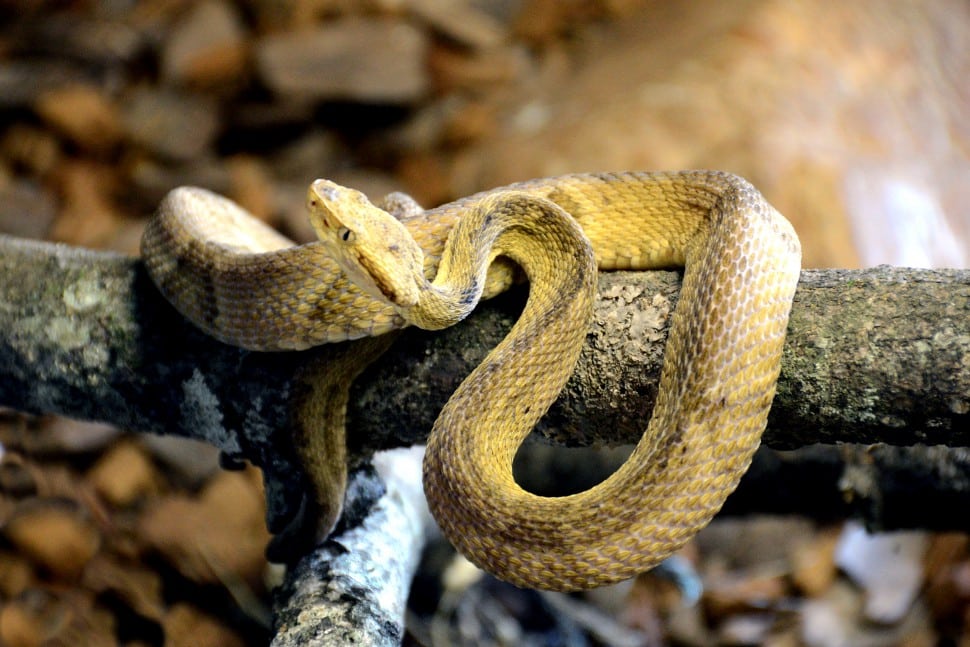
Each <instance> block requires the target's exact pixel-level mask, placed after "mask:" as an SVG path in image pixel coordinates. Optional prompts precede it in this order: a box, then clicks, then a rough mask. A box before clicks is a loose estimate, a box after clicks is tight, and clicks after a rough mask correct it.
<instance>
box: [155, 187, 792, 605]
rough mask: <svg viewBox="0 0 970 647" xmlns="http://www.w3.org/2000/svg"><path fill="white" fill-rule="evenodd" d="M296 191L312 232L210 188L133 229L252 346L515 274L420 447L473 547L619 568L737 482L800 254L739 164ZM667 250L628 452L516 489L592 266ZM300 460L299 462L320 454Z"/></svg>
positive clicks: (189, 298) (641, 566) (184, 193)
mask: <svg viewBox="0 0 970 647" xmlns="http://www.w3.org/2000/svg"><path fill="white" fill-rule="evenodd" d="M306 204H307V209H308V213H309V218H310V224H311V225H312V226H313V228H314V230H315V232H316V234H317V236H318V238H319V240H317V241H314V242H310V243H306V244H303V245H295V244H293V243H292V242H291V241H290V240H289V239H287V238H285V237H284V236H282V235H280V234H278V233H276V232H275V231H274V230H273V229H271V228H270V227H268V226H266V225H264V224H262V223H260V222H258V221H255V220H254V219H252V218H251V217H250V216H249V215H248V214H247V213H246V212H245V211H244V210H243V209H242V208H241V207H239V206H237V205H235V203H232V202H231V201H229V200H227V199H225V198H221V197H219V196H217V195H216V194H213V193H209V192H207V191H205V190H203V189H199V188H192V187H180V188H177V189H174V190H173V191H172V192H170V193H169V195H168V196H166V198H165V199H164V200H163V202H162V204H161V205H160V207H159V209H158V210H157V214H156V215H155V217H154V218H153V220H152V221H151V222H150V223H149V225H148V227H147V228H146V231H145V234H144V237H143V241H142V253H143V257H144V260H145V264H146V266H147V268H148V270H149V273H150V274H151V276H152V277H153V279H154V281H155V283H156V284H157V285H158V287H159V289H160V291H161V292H162V293H163V295H164V296H165V297H166V298H167V299H169V300H170V301H171V302H172V303H173V304H174V305H175V306H176V307H177V308H178V309H179V310H180V311H181V312H182V313H183V314H184V315H185V316H186V317H188V318H189V319H190V320H191V321H193V322H194V323H195V324H196V325H198V326H199V327H201V328H202V329H203V330H204V331H206V332H208V333H209V334H212V335H214V336H215V337H217V338H218V339H220V340H222V341H225V342H227V343H230V344H235V345H238V346H242V347H244V348H249V349H253V350H261V351H270V350H272V351H275V350H300V349H306V348H310V347H314V346H317V345H320V344H330V343H335V342H341V341H345V340H352V339H359V338H367V337H376V336H381V335H383V334H384V333H387V332H390V331H393V330H396V329H399V328H402V327H406V326H409V325H415V326H419V327H423V328H427V329H439V328H443V327H446V326H450V325H453V324H454V323H456V322H458V321H460V320H461V319H463V318H464V317H465V316H467V315H468V314H469V313H470V312H471V311H472V310H473V309H474V307H475V306H476V304H477V303H478V302H479V301H480V300H481V299H482V298H489V297H491V296H493V295H495V294H497V293H499V292H501V291H503V290H505V289H507V288H508V287H509V286H510V285H511V284H512V283H513V282H514V281H515V279H516V276H517V275H519V274H524V275H525V277H526V278H527V279H528V281H529V288H528V290H529V294H528V297H527V301H526V305H525V306H524V309H523V311H522V314H521V315H520V316H519V318H518V320H517V321H516V322H515V324H514V325H513V327H512V329H511V331H510V332H509V333H508V334H507V336H506V337H505V338H504V339H503V340H502V341H501V342H500V343H499V344H498V345H497V346H496V347H495V348H493V349H492V350H491V351H490V353H489V354H488V356H487V357H486V359H485V360H484V361H483V362H482V363H481V364H480V365H478V366H477V367H476V368H475V369H474V370H473V371H472V372H471V374H470V375H469V376H468V377H466V378H465V380H464V381H463V382H462V383H461V385H460V386H459V387H458V388H457V389H456V391H455V392H454V393H453V394H452V396H451V398H450V399H449V400H448V402H447V404H446V405H445V406H444V408H443V409H442V411H441V413H440V415H439V417H438V418H437V420H436V422H435V423H434V427H433V429H432V430H431V433H430V435H429V437H428V441H427V448H426V453H425V458H424V465H423V478H424V488H425V493H426V497H427V500H428V504H429V508H430V510H431V512H432V514H433V515H434V518H435V519H436V521H437V523H438V525H439V526H440V527H441V529H442V531H443V533H444V534H445V536H446V537H447V538H448V539H449V540H450V541H451V542H452V544H454V545H455V547H456V548H457V549H458V550H459V551H460V552H461V553H463V554H464V555H465V556H466V557H467V558H468V559H469V560H470V561H471V562H472V563H474V564H475V565H477V566H479V567H480V568H482V569H484V570H485V571H488V572H490V573H492V574H493V575H495V576H497V577H499V578H501V579H503V580H506V581H508V582H511V583H513V584H515V585H517V586H521V587H530V588H539V589H550V590H561V591H571V590H580V589H589V588H594V587H598V586H602V585H605V584H610V583H614V582H617V581H621V580H624V579H628V578H630V577H633V576H635V575H637V574H639V573H642V572H644V571H647V570H649V569H650V568H652V567H653V566H655V565H657V564H658V563H659V562H660V561H662V560H663V559H665V558H666V557H667V556H669V555H670V554H672V553H673V552H675V551H677V550H678V549H679V548H681V547H682V546H683V545H684V544H685V543H686V542H687V541H689V540H690V539H691V538H692V537H693V536H694V535H695V534H696V533H697V532H698V531H699V530H700V529H702V528H703V527H705V526H706V525H707V524H708V523H709V522H710V520H711V519H712V518H713V517H714V515H715V514H716V513H717V512H718V511H719V510H720V508H721V506H722V505H723V503H724V501H725V499H726V498H727V496H728V495H729V494H730V493H731V492H732V491H733V490H734V489H735V488H736V486H737V484H738V482H739V480H740V478H741V476H742V475H743V474H744V472H745V471H746V470H747V468H748V466H749V465H750V462H751V459H752V456H753V454H754V452H755V450H756V449H757V448H758V446H759V444H760V441H761V435H762V433H763V431H764V429H765V427H766V425H767V416H768V411H769V409H770V407H771V402H772V399H773V397H774V393H775V388H776V383H777V380H778V377H779V374H780V370H781V357H782V349H783V346H784V340H785V334H786V330H787V326H788V318H789V313H790V310H791V305H792V301H793V298H794V293H795V289H796V285H797V282H798V277H799V272H800V265H801V251H800V244H799V240H798V237H797V235H796V233H795V231H794V229H793V227H792V226H791V224H790V223H789V222H788V221H787V220H786V219H785V218H784V217H783V216H782V215H781V214H780V213H779V212H778V211H777V210H776V209H775V208H773V207H772V206H771V205H770V204H769V203H768V202H767V200H766V199H765V198H764V197H763V196H762V194H761V193H760V192H759V191H758V190H757V189H756V188H755V187H754V186H753V185H751V184H750V183H749V182H748V181H747V180H745V179H743V178H741V177H739V176H736V175H733V174H731V173H727V172H722V171H704V170H695V171H676V172H647V171H630V172H614V173H592V174H573V175H566V176H560V177H553V178H542V179H535V180H528V181H525V182H520V183H516V184H512V185H508V186H505V187H501V188H497V189H492V190H489V191H484V192H481V193H477V194H475V195H472V196H469V197H465V198H461V199H459V200H456V201H454V202H451V203H448V204H445V205H442V206H439V207H437V208H433V209H428V210H422V209H420V208H413V206H408V205H410V203H409V202H408V200H407V199H406V196H405V198H404V199H402V200H400V201H399V203H398V204H404V205H405V206H404V207H403V208H398V209H397V212H398V213H388V211H387V210H385V209H382V208H380V207H379V206H376V205H375V204H373V203H371V202H370V201H369V200H368V198H367V197H365V196H364V195H363V194H362V193H360V192H358V191H355V190H353V189H350V188H346V187H342V186H340V185H338V184H335V183H333V182H331V181H329V180H323V179H320V180H316V181H314V182H313V183H312V184H311V185H310V187H309V189H308V192H307V203H306ZM392 211H393V210H392ZM677 267H682V268H683V280H682V286H681V291H680V296H679V299H678V302H677V305H676V308H675V310H674V313H673V315H672V322H671V327H670V332H669V336H668V339H667V343H666V346H665V349H664V357H663V364H662V368H661V374H660V380H659V384H658V394H657V399H656V402H655V404H654V408H653V412H652V414H651V417H650V420H649V421H648V422H647V424H646V426H645V431H644V433H643V435H642V437H641V439H640V441H639V442H638V444H637V445H636V446H635V448H634V449H633V451H632V452H631V454H630V455H629V457H628V458H627V460H626V461H625V462H624V463H623V464H622V465H621V466H620V467H619V468H618V469H617V470H616V471H615V472H614V473H613V474H612V475H610V476H608V477H607V478H606V479H605V480H603V481H602V482H600V483H599V484H597V485H595V486H593V487H592V488H590V489H588V490H586V491H583V492H579V493H576V494H571V495H568V496H561V497H545V496H539V495H536V494H533V493H531V492H529V491H527V490H525V489H523V488H522V487H520V486H519V485H518V484H517V483H516V482H515V479H514V477H513V474H512V460H513V458H514V456H515V454H516V452H517V451H518V448H519V446H520V445H521V443H522V442H523V441H524V439H525V438H526V436H528V435H529V433H531V431H532V429H533V427H534V426H535V424H536V422H537V421H538V420H539V419H540V418H541V417H542V416H543V415H544V414H545V412H546V411H547V409H548V407H549V406H550V405H551V403H552V402H553V401H554V400H555V398H556V397H557V396H558V394H559V392H560V390H561V389H562V388H563V385H564V384H565V381H566V380H567V379H568V377H569V375H570V373H571V372H572V370H573V368H574V366H575V363H576V361H577V359H578V356H579V353H580V350H581V348H582V346H583V343H584V341H585V337H586V333H587V330H588V327H589V326H590V321H591V317H592V307H593V305H592V304H593V302H594V299H595V285H596V284H595V280H596V275H597V271H598V270H604V271H605V270H648V269H654V268H677ZM357 361H358V362H359V360H357ZM335 370H336V373H337V375H338V376H342V375H343V370H342V369H340V368H337V369H335ZM336 379H337V380H338V381H339V380H341V379H343V377H338V378H336ZM334 415H336V414H334ZM336 417H337V418H338V420H337V424H336V425H335V426H336V427H339V426H340V423H341V422H342V418H340V417H339V415H336ZM328 433H339V430H337V431H333V432H328ZM328 442H329V443H330V444H329V445H325V446H326V447H331V446H332V445H334V444H335V441H333V440H332V439H331V440H329V441H328ZM336 444H339V442H337V443H336ZM303 451H304V452H306V453H310V452H311V448H309V447H308V448H306V449H304V450H303ZM317 453H319V452H317ZM306 461H307V464H308V467H307V469H309V470H311V472H312V471H313V470H317V471H323V470H322V468H320V465H319V464H320V463H321V462H322V463H326V462H327V461H326V460H322V459H321V458H320V456H315V457H307V459H306ZM335 469H337V470H338V471H339V467H337V468H335ZM311 480H317V481H320V480H322V481H326V485H321V486H320V488H319V489H321V490H325V489H328V488H329V489H330V490H332V489H334V487H336V488H337V489H338V490H339V487H340V483H339V482H338V481H339V479H336V480H334V479H332V478H331V479H329V481H328V480H327V479H325V478H323V477H319V478H318V477H315V476H314V475H313V474H311ZM334 483H336V486H335V485H334ZM338 495H342V492H338ZM326 496H329V497H330V498H331V499H332V498H334V496H335V495H334V494H333V493H332V492H331V493H329V494H320V495H319V498H321V499H323V498H326ZM331 507H335V506H331ZM330 523H332V519H331V520H327V521H325V522H323V523H322V524H321V526H320V532H326V530H327V527H328V525H329V524H330Z"/></svg>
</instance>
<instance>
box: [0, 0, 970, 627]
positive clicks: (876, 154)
mask: <svg viewBox="0 0 970 647" xmlns="http://www.w3.org/2000/svg"><path fill="white" fill-rule="evenodd" d="M678 168H718V169H725V170H730V171H733V172H735V173H738V174H741V175H743V176H745V177H747V178H748V179H750V180H751V181H753V182H754V184H755V185H756V186H757V187H758V188H760V189H761V191H762V192H763V193H764V194H765V195H766V196H767V197H768V199H769V200H770V201H771V202H772V203H773V204H774V205H775V206H776V207H777V208H778V209H779V210H780V211H781V212H782V213H783V214H785V215H786V216H787V217H788V218H789V219H790V220H791V221H792V223H793V224H794V225H795V227H796V229H797V230H798V232H799V235H800V236H801V238H802V242H803V248H804V265H805V267H866V266H871V265H875V264H880V263H889V264H894V265H907V266H921V267H966V265H967V263H968V256H970V209H968V207H967V205H968V204H970V4H968V3H967V2H965V0H927V1H925V2H908V1H905V0H896V1H885V2H884V1H875V0H873V1H858V2H846V3H823V2H811V1H809V0H735V1H733V2H717V1H715V0H697V1H694V2H686V3H674V2H660V1H651V0H585V1H584V0H563V1H560V2H557V1H555V0H495V1H491V2H490V1H487V0H360V1H353V0H303V1H300V0H292V1H289V2H287V1H285V0H239V1H236V2H231V1H229V0H204V1H203V2H187V1H185V0H143V1H141V2H134V1H130V0H105V1H103V2H86V1H83V0H76V1H68V0H63V1H51V2H44V1H42V0H35V1H32V2H31V1H24V2H9V1H3V0H0V232H4V233H7V234H11V235H14V236H21V237H27V238H44V239H49V240H56V241H62V242H66V243H70V244H73V245H79V246H85V247H93V248H100V249H114V250H119V251H122V252H126V253H130V254H137V251H138V239H139V236H140V234H141V229H142V228H143V226H144V223H145V221H146V219H147V217H148V216H149V214H150V213H151V212H152V209H153V208H154V207H155V205H156V204H157V203H158V201H159V200H160V198H161V197H162V196H163V195H164V194H165V192H167V191H168V190H169V189H171V188H173V187H175V186H178V185H182V184H195V185H201V186H205V187H208V188H211V189H214V190H216V191H218V192H220V193H223V194H225V195H227V196H229V197H231V198H232V199H234V200H236V201H238V202H239V203H240V204H242V205H243V206H244V207H246V208H247V209H249V210H250V211H251V212H252V213H253V214H255V215H256V216H258V217H259V218H261V219H263V220H265V221H267V222H269V223H271V224H273V225H274V226H277V227H278V228H280V229H281V230H282V231H283V232H284V233H286V234H287V235H289V236H291V237H292V238H294V239H295V240H298V241H304V240H309V239H310V238H311V237H312V232H311V230H310V229H309V226H308V224H307V223H306V220H305V215H304V213H303V196H304V193H305V190H306V187H307V185H308V184H309V182H310V181H311V180H312V179H314V178H317V177H329V178H331V179H334V180H336V181H338V182H340V183H343V184H346V185H349V186H353V187H355V188H358V189H361V190H363V191H365V192H366V193H368V194H369V195H370V196H371V197H372V198H375V199H376V198H379V197H380V196H382V195H383V194H385V193H387V192H389V191H392V190H404V191H406V192H408V193H411V194H412V195H413V196H415V197H416V198H417V199H418V201H419V202H421V203H422V204H424V205H425V206H434V205H436V204H439V203H441V202H444V201H448V200H451V199H454V198H457V197H461V196H463V195H467V194H469V193H472V192H475V191H478V190H482V189H487V188H491V187H494V186H498V185H502V184H506V183H510V182H514V181H518V180H524V179H528V178H532V177H538V176H548V175H556V174H562V173H568V172H576V171H605V170H621V169H678ZM0 445H2V447H3V448H5V450H0V456H2V460H3V462H2V463H0V472H2V473H0V476H2V478H3V480H2V481H0V526H2V532H0V535H2V537H0V643H2V644H6V645H12V646H13V645H33V644H41V642H42V641H43V640H47V641H48V643H49V644H61V643H63V644H101V643H104V644H115V641H117V642H124V643H129V644H163V643H164V644H192V645H205V644H220V645H222V644H228V645H235V644H240V645H241V644H263V643H264V642H265V641H266V640H267V638H268V637H269V636H270V635H271V630H270V628H269V627H268V626H267V625H266V622H267V611H266V609H267V606H266V605H267V600H268V598H267V597H266V590H267V582H268V575H267V573H268V572H269V571H268V570H267V567H266V564H265V563H264V562H263V561H262V548H263V546H264V544H265V541H266V535H265V529H263V528H262V526H261V524H262V508H261V505H262V501H261V496H262V495H261V490H260V483H259V475H258V473H256V472H255V471H249V472H244V473H242V474H240V473H232V474H227V473H221V472H218V471H217V470H216V467H215V465H216V462H215V456H214V452H213V451H209V450H207V449H204V448H198V447H195V446H193V447H190V448H188V449H187V448H186V446H185V445H184V443H180V442H172V441H170V440H169V439H157V438H156V439H148V438H143V437H132V436H129V435H125V434H122V433H121V432H118V431H117V430H111V429H106V428H103V427H101V426H98V425H90V424H81V423H75V422H69V421H64V420H54V419H36V418H25V417H23V416H19V415H16V414H13V413H5V414H3V421H2V425H0ZM719 533H720V534H719ZM706 537H707V539H705V538H704V537H702V538H701V540H700V541H699V542H696V545H694V546H692V548H691V549H690V550H689V551H688V554H687V555H686V558H687V559H689V560H692V561H693V563H694V565H695V567H696V568H697V569H698V572H699V573H700V574H701V576H702V579H703V582H704V585H705V593H704V596H703V597H702V599H701V600H700V602H699V603H698V604H696V605H694V606H692V607H687V606H685V605H684V604H683V596H682V595H680V594H679V593H677V591H676V589H675V588H673V587H672V585H669V583H666V581H664V580H658V579H650V578H641V579H640V580H638V581H637V582H636V583H634V584H633V585H630V586H627V587H625V588H621V589H619V590H616V591H612V592H611V593H608V594H606V595H600V596H599V597H598V598H596V599H595V600H587V599H583V600H581V604H582V605H583V606H582V609H581V611H582V612H583V613H585V612H587V611H590V610H592V611H590V612H591V613H597V614H600V615H595V616H594V618H596V620H595V622H592V623H590V622H587V621H584V620H582V618H586V616H583V615H582V613H580V611H577V610H576V609H573V608H572V607H569V608H566V607H555V605H551V603H550V602H549V601H548V600H547V599H545V598H542V597H541V596H535V595H534V594H526V593H523V592H520V591H515V590H507V589H504V588H502V587H499V586H498V585H497V584H495V583H494V582H490V581H487V582H481V581H480V582H479V583H478V584H477V585H476V586H478V589H476V590H474V591H469V592H468V593H467V595H466V596H465V598H462V597H461V595H457V594H456V595H452V596H450V597H449V596H447V595H446V596H444V598H442V596H441V585H440V583H437V584H435V583H430V584H429V583H428V582H424V583H423V584H422V585H421V586H426V587H427V588H420V587H416V589H415V594H414V596H413V597H414V600H413V602H414V604H413V605H412V607H413V608H412V617H411V625H412V635H411V636H410V637H409V641H412V644H419V643H422V642H428V641H430V636H432V634H434V635H436V636H438V637H439V641H438V642H440V638H441V636H445V637H447V638H448V639H449V640H451V641H453V642H454V644H590V645H627V644H629V645H639V644H662V643H663V642H664V641H667V642H670V643H673V644H696V645H706V644H772V645H797V644H816V645H835V644H844V645H850V644H858V645H862V644H865V645H900V644H906V645H937V644H940V645H948V644H952V645H957V644H961V645H970V639H967V638H964V635H965V634H967V632H966V631H965V628H966V626H967V625H968V623H970V606H968V604H967V602H970V561H968V558H967V546H966V538H965V537H963V536H956V535H944V536H940V535H925V534H921V533H909V534H903V535H894V536H892V537H891V538H889V539H888V540H887V541H889V542H890V543H889V544H888V547H887V545H884V544H879V545H877V546H876V547H875V548H873V547H871V546H868V544H866V546H867V547H866V548H864V549H862V548H853V547H854V546H858V545H861V544H858V542H863V543H865V541H868V540H867V539H859V538H858V537H859V535H858V533H856V532H855V531H854V530H851V529H850V530H849V531H846V530H845V529H843V528H842V527H837V528H831V527H818V526H817V525H815V524H813V523H812V522H811V521H809V520H763V521H762V522H761V523H760V524H759V523H758V522H754V523H748V524H741V525H739V524H738V522H734V521H731V522H723V523H721V524H720V525H718V526H717V527H715V528H713V529H712V530H711V531H710V532H709V533H707V535H706ZM712 538H717V539H716V540H715V539H712ZM722 539H723V541H722ZM852 542H857V543H852ZM726 545H730V547H731V548H730V550H727V549H726V548H725V546H726ZM65 546H68V547H70V550H66V549H65V548H64V547H65ZM847 546H848V547H847ZM880 550H881V551H883V553H879V551H880ZM853 551H855V552H853ZM873 554H877V555H878V554H885V555H888V556H889V557H885V558H883V559H882V560H881V561H880V560H875V561H873V562H871V563H869V562H866V564H867V565H866V566H864V567H862V568H861V571H862V572H863V573H865V574H869V575H871V574H872V573H886V574H887V575H886V578H884V580H879V581H877V582H876V583H875V584H871V583H865V582H868V580H866V579H865V577H862V576H855V575H852V573H853V572H854V567H853V566H852V565H851V563H850V562H851V559H852V556H853V555H855V556H856V557H855V558H856V559H862V557H859V556H860V555H861V556H871V555H873ZM840 555H842V556H841V557H840ZM845 555H849V557H846V556H845ZM846 560H849V561H846ZM431 561H433V560H431ZM893 564H895V565H897V566H899V565H900V564H901V565H902V567H901V568H902V570H903V571H904V572H903V573H902V574H900V572H899V571H898V569H897V570H893V569H892V568H891V566H892V565H893ZM855 570H859V569H855ZM434 577H435V576H434V575H433V574H432V575H429V576H427V578H429V579H431V580H433V579H434ZM876 579H877V580H878V578H876ZM887 582H888V583H887ZM901 582H902V583H901ZM880 587H881V588H880ZM880 592H881V594H882V595H883V597H878V596H879V594H880ZM891 594H895V598H894V599H895V602H894V603H890V602H886V601H885V600H886V598H885V596H886V595H888V596H889V597H890V598H892V597H893V596H892V595H891ZM873 596H876V597H873ZM896 598H898V599H896ZM442 599H448V600H450V601H449V602H448V604H447V605H445V606H446V607H447V608H444V607H442V605H441V600H442ZM462 599H464V600H465V603H464V607H463V606H462V604H463V603H462ZM483 600H484V601H487V603H486V602H483ZM874 600H875V602H874ZM469 601H471V602H469ZM873 605H875V606H873ZM880 605H881V606H880ZM887 607H888V608H889V611H886V608H887ZM463 608H464V609H465V610H464V613H466V614H470V615H468V616H461V613H463V612H462V609H463ZM489 613H491V614H492V615H488V614H489ZM462 617H465V620H466V622H464V624H462V622H460V621H459V620H460V619H461V618H462ZM469 617H470V618H474V619H475V622H470V621H467V619H468V618H469ZM537 618H541V619H537ZM435 622H437V623H438V624H437V625H435V624H434V623H435ZM584 622H585V624H584ZM503 623H504V624H503ZM452 624H454V625H455V627H453V626H452ZM590 624H591V625H592V626H593V627H594V628H593V629H591V628H590V626H587V625H590ZM432 626H435V627H437V629H436V630H435V631H437V633H434V632H432V631H431V627H432ZM456 627H457V628H456ZM469 627H471V629H469ZM595 627H600V628H601V629H600V630H596V629H595ZM604 628H605V629H604ZM503 631H505V632H506V633H502V632H503ZM462 632H465V633H462ZM469 632H470V633H469ZM508 632H511V633H508ZM516 632H518V633H516ZM611 632H612V633H611ZM503 636H504V637H503ZM508 636H512V638H509V637H508ZM58 641H59V642H58ZM584 641H585V642H584Z"/></svg>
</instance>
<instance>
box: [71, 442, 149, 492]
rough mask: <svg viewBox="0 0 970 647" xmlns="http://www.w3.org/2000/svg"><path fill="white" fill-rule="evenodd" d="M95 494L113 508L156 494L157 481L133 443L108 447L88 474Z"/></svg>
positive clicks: (145, 456)
mask: <svg viewBox="0 0 970 647" xmlns="http://www.w3.org/2000/svg"><path fill="white" fill-rule="evenodd" d="M88 479H89V480H90V481H91V484H92V485H93V486H94V489H95V491H96V492H97V493H98V494H100V495H101V497H102V498H103V499H104V500H105V501H107V502H108V503H110V504H111V505H112V506H114V507H116V508H123V507H127V506H130V505H131V504H132V503H134V502H136V501H138V500H139V499H141V498H143V497H145V496H147V495H149V494H152V493H153V492H155V491H156V490H157V486H158V483H159V482H160V480H161V478H160V476H159V475H158V473H157V472H156V470H155V467H154V465H152V463H151V461H150V460H149V459H148V456H147V455H146V454H145V452H144V451H143V450H142V449H141V448H140V447H139V446H138V445H136V444H135V443H132V442H120V443H117V444H116V445H114V446H113V447H111V449H109V450H108V451H107V452H106V453H105V454H104V455H103V456H101V458H100V459H98V461H97V462H96V463H95V464H94V467H92V468H91V469H90V470H89V471H88Z"/></svg>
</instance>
